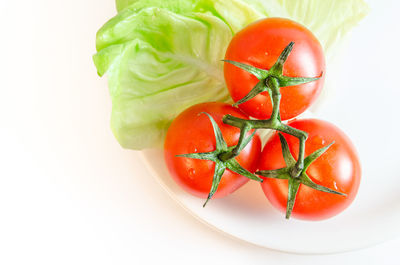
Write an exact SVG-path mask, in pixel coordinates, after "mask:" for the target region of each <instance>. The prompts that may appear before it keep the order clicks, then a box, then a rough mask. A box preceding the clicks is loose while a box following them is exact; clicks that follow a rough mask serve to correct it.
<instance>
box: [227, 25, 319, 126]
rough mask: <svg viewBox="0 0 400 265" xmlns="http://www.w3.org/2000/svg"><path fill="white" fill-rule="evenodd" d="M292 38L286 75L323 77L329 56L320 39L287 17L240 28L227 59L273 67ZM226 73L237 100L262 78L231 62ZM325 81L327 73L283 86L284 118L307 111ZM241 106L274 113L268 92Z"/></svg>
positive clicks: (260, 115) (259, 114)
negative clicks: (325, 55)
mask: <svg viewBox="0 0 400 265" xmlns="http://www.w3.org/2000/svg"><path fill="white" fill-rule="evenodd" d="M291 41H293V42H294V43H295V45H294V47H293V50H292V52H291V53H290V55H289V57H288V59H287V61H286V62H285V64H284V67H283V74H284V75H285V76H290V77H319V76H320V75H321V73H325V58H324V53H323V49H322V47H321V44H320V43H319V41H318V40H317V39H316V37H315V36H314V35H313V34H312V33H311V31H309V30H308V29H307V28H305V27H304V26H302V25H300V24H298V23H296V22H294V21H291V20H288V19H284V18H267V19H263V20H259V21H256V22H254V23H252V24H250V25H249V26H247V27H246V28H244V29H243V30H241V31H240V32H238V33H237V34H236V35H235V36H234V37H233V39H232V41H231V42H230V44H229V46H228V49H227V51H226V54H225V59H226V60H233V61H237V62H241V63H245V64H250V65H253V66H255V67H258V68H262V69H270V68H271V67H272V66H273V65H274V63H275V62H276V60H277V59H278V57H279V55H280V54H281V52H282V51H283V49H284V48H285V47H286V46H287V45H288V44H289V43H290V42H291ZM224 74H225V81H226V84H227V87H228V89H229V92H230V94H231V97H232V99H233V100H234V101H235V102H237V101H238V100H240V99H241V98H243V97H244V96H245V95H247V94H248V93H249V92H250V90H251V89H252V88H253V87H254V86H255V85H256V84H257V82H258V79H257V78H256V77H255V76H253V75H252V74H250V73H248V72H246V71H244V70H242V69H240V68H238V67H236V66H233V65H232V64H229V63H225V64H224ZM323 82H324V75H323V76H322V78H320V79H319V80H318V81H314V82H311V83H307V84H302V85H298V86H290V87H283V88H281V94H282V101H281V112H280V113H281V118H282V120H288V119H291V118H294V117H296V116H297V115H299V114H301V113H302V112H304V111H305V110H306V109H307V108H308V107H309V106H310V105H311V104H312V103H313V102H314V101H315V99H316V98H317V97H318V95H319V94H320V92H321V89H322V86H323ZM239 108H240V109H241V110H243V111H244V112H245V113H247V114H248V115H249V116H252V117H255V118H257V119H268V118H269V117H270V116H271V113H272V104H271V100H270V97H269V95H268V93H267V92H263V93H261V94H259V95H257V96H256V97H254V98H253V99H251V100H249V101H247V102H245V103H243V104H240V105H239Z"/></svg>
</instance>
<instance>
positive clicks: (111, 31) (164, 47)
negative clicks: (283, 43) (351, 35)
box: [93, 0, 368, 149]
mask: <svg viewBox="0 0 400 265" xmlns="http://www.w3.org/2000/svg"><path fill="white" fill-rule="evenodd" d="M116 5H117V10H118V11H119V13H118V14H117V15H116V16H115V17H114V18H112V19H111V20H110V21H108V22H107V23H106V24H105V25H104V26H103V27H102V28H101V29H100V30H99V31H98V33H97V38H96V48H97V54H95V55H94V57H93V60H94V63H95V65H96V67H97V71H98V74H99V75H100V76H103V75H105V74H107V75H108V78H109V89H110V94H111V98H112V103H113V108H112V114H111V128H112V130H113V133H114V135H115V136H116V138H117V140H118V141H119V143H120V144H121V145H122V146H123V147H125V148H130V149H143V148H148V147H154V146H160V145H161V144H162V142H163V139H164V135H165V132H166V130H167V128H168V126H169V124H170V122H171V121H172V119H173V118H174V117H176V115H177V114H179V113H180V112H181V111H182V110H184V109H185V108H187V107H189V106H191V105H193V104H196V103H199V102H204V101H226V100H229V97H228V93H227V91H226V88H225V84H224V79H223V68H222V66H223V64H222V63H221V61H220V60H221V59H223V58H224V54H225V49H226V47H227V45H228V44H229V41H230V39H231V38H232V36H233V34H235V33H236V32H237V31H239V30H240V29H242V28H243V27H245V26H246V25H248V24H249V23H252V22H254V21H256V20H258V19H260V18H263V17H271V16H279V17H287V18H290V19H293V20H296V21H298V22H300V23H302V24H304V25H306V26H307V27H308V28H310V29H311V30H312V31H313V32H314V33H315V34H316V35H317V37H318V38H319V40H320V41H321V43H322V45H323V46H324V48H325V49H326V51H328V52H329V51H330V49H331V47H332V46H333V44H335V43H336V42H337V41H338V40H339V39H340V38H341V37H342V36H343V35H344V34H345V33H346V32H347V31H348V30H349V29H351V27H353V26H354V25H356V24H357V23H358V21H359V20H360V19H361V18H362V17H363V16H365V14H366V13H367V10H368V7H367V6H366V4H365V3H364V2H363V0H327V1H321V0H303V1H298V0H117V1H116Z"/></svg>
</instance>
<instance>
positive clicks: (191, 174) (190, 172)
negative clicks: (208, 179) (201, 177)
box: [189, 168, 196, 179]
mask: <svg viewBox="0 0 400 265" xmlns="http://www.w3.org/2000/svg"><path fill="white" fill-rule="evenodd" d="M195 174H196V170H195V169H194V168H191V169H189V178H190V179H194V176H195Z"/></svg>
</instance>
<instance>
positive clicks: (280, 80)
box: [220, 42, 345, 219]
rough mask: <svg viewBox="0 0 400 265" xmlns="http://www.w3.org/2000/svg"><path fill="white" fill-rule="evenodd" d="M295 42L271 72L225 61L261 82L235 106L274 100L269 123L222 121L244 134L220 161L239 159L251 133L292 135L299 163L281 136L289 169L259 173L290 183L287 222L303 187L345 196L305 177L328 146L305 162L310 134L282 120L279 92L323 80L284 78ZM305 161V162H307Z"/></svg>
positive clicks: (267, 121) (286, 49)
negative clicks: (266, 131)
mask: <svg viewBox="0 0 400 265" xmlns="http://www.w3.org/2000/svg"><path fill="white" fill-rule="evenodd" d="M293 46H294V42H290V43H289V45H288V46H286V48H285V49H284V50H283V51H282V53H281V55H280V56H279V58H278V60H277V61H276V63H275V64H274V65H273V66H272V67H271V69H270V70H269V71H267V70H264V71H263V69H259V68H255V67H253V66H251V65H245V64H242V63H238V62H234V61H225V62H227V63H231V64H233V65H235V66H237V67H239V68H241V69H243V70H245V71H247V72H249V73H251V74H253V75H254V76H256V77H257V78H258V79H259V82H258V83H257V85H256V86H255V87H254V88H253V89H252V90H251V91H250V92H249V94H247V95H246V96H244V97H243V98H242V99H241V100H239V101H238V102H236V103H235V105H240V104H242V103H244V102H246V101H248V100H250V99H252V98H253V97H255V96H257V95H258V94H259V93H262V92H264V91H267V92H268V93H269V95H270V97H271V103H272V113H271V117H270V118H269V119H266V120H245V119H240V118H237V117H234V116H232V115H225V116H224V117H223V119H222V121H223V122H224V123H225V124H228V125H231V126H235V127H238V128H239V129H240V130H241V134H240V138H239V142H238V144H237V146H236V147H235V148H233V149H232V150H231V151H228V152H227V153H224V154H222V155H221V157H220V158H221V159H222V160H224V159H231V158H232V157H235V156H237V155H238V154H239V153H240V151H239V150H242V149H243V148H244V146H245V144H247V143H244V141H245V137H244V135H246V134H247V133H248V132H249V131H250V130H251V129H254V130H257V129H272V130H275V131H279V132H283V133H286V134H289V135H292V136H294V137H296V138H298V139H299V155H298V158H297V160H295V159H294V158H293V156H292V154H291V153H290V150H289V146H288V144H287V142H286V139H285V137H284V136H283V135H282V134H279V137H280V141H281V145H282V153H283V157H284V160H285V162H286V168H282V169H278V170H265V171H260V172H256V174H259V175H261V176H264V177H268V178H278V179H288V180H289V182H288V200H287V206H286V218H287V219H289V218H290V215H291V213H292V210H293V207H294V203H295V199H296V195H297V192H298V189H299V186H300V184H304V185H306V186H309V187H311V188H313V189H316V190H319V191H323V192H328V193H333V194H338V195H344V196H345V194H343V193H340V192H337V191H334V190H331V189H329V188H326V187H323V186H320V185H318V184H316V183H314V182H313V181H312V180H311V179H310V178H309V177H308V176H307V174H306V169H307V167H308V166H309V165H310V164H311V163H312V162H313V161H314V160H315V159H317V158H318V157H319V156H320V155H322V154H323V153H324V152H325V151H326V150H327V149H328V148H329V146H330V145H329V146H326V147H323V148H321V149H320V150H317V151H316V152H314V153H313V154H311V155H310V156H308V157H307V158H305V157H304V156H305V145H306V140H307V138H308V134H307V133H306V132H304V131H301V130H298V129H296V128H293V127H291V126H289V125H287V124H284V123H282V121H281V118H280V103H281V97H282V96H281V93H280V88H281V87H285V86H293V85H299V84H304V83H308V82H313V81H316V80H318V79H319V78H320V77H321V76H322V73H321V76H320V77H287V76H284V75H283V65H284V63H285V62H286V60H287V58H288V56H289V54H290V52H291V50H292V49H293ZM305 161H306V162H305Z"/></svg>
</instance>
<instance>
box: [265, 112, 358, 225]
mask: <svg viewBox="0 0 400 265" xmlns="http://www.w3.org/2000/svg"><path fill="white" fill-rule="evenodd" d="M289 125H290V126H292V127H294V128H297V129H299V130H302V131H305V132H307V133H308V134H309V137H308V139H307V141H306V148H305V155H306V156H307V155H310V154H311V153H312V152H314V151H316V150H318V149H320V148H322V147H324V146H326V145H328V144H330V143H331V142H333V141H335V143H334V144H333V145H332V146H331V147H330V148H329V149H328V150H327V151H326V152H325V153H324V154H322V155H321V156H320V157H319V158H317V160H315V161H314V162H313V163H312V164H311V165H310V167H309V168H308V169H307V171H306V173H307V175H308V176H309V177H310V178H311V180H313V181H314V182H315V183H317V184H319V185H322V186H325V187H327V188H330V189H333V190H336V191H339V192H342V193H345V194H347V196H341V195H336V194H330V193H326V192H322V191H317V190H315V189H312V188H309V187H307V186H305V185H304V184H300V188H299V191H298V193H297V197H296V200H295V204H294V208H293V212H292V217H295V218H299V219H306V220H322V219H326V218H329V217H332V216H334V215H336V214H338V213H340V212H341V211H343V210H344V209H345V208H346V207H348V206H349V205H350V203H351V202H352V201H353V200H354V197H355V196H356V193H357V190H358V187H359V185H360V178H361V167H360V162H359V159H358V156H357V153H356V150H355V148H354V146H353V144H352V142H351V141H350V139H349V138H348V137H347V136H346V135H345V134H344V133H343V132H342V131H341V130H340V129H339V128H337V127H336V126H334V125H333V124H331V123H328V122H326V121H322V120H317V119H303V120H294V121H291V122H290V123H289ZM284 136H285V138H286V140H287V142H288V145H289V148H290V151H291V153H292V155H293V157H294V158H295V159H297V156H298V148H299V141H298V139H297V138H296V137H294V136H291V135H288V134H284ZM285 166H286V165H285V162H284V160H283V156H282V149H281V144H280V141H279V137H278V135H277V134H275V135H274V136H272V137H271V138H270V139H269V140H268V141H267V143H266V145H265V147H264V149H263V152H262V154H261V158H260V163H259V169H260V170H271V169H278V168H282V167H285ZM287 183H288V181H287V180H280V179H269V178H268V179H265V180H264V182H263V183H262V184H261V187H262V189H263V191H264V193H265V195H266V196H267V198H268V200H269V201H270V202H271V203H272V205H273V206H275V207H276V208H277V209H279V210H281V211H283V212H285V211H286V202H287V194H288V185H287Z"/></svg>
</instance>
